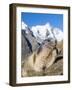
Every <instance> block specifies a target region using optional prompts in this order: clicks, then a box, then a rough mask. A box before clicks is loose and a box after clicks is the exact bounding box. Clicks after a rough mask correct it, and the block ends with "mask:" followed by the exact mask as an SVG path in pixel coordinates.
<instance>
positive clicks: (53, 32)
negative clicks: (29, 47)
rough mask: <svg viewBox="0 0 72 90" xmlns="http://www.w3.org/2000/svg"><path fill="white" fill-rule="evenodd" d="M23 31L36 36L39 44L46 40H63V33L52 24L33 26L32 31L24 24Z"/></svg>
mask: <svg viewBox="0 0 72 90" xmlns="http://www.w3.org/2000/svg"><path fill="white" fill-rule="evenodd" d="M22 30H25V31H26V33H28V32H29V31H30V32H32V34H33V35H34V36H35V38H36V40H37V42H39V43H42V42H43V41H44V40H45V39H50V40H55V38H56V39H57V41H61V40H63V32H62V31H61V30H60V29H59V28H56V27H52V26H51V25H50V23H46V24H45V25H36V26H32V27H31V29H30V28H29V27H28V26H27V25H26V24H25V23H24V22H22Z"/></svg>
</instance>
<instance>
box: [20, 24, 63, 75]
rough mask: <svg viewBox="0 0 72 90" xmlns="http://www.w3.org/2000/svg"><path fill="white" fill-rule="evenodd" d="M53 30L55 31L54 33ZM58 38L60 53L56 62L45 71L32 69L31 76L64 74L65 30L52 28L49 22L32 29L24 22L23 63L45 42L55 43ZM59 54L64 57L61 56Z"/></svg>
mask: <svg viewBox="0 0 72 90" xmlns="http://www.w3.org/2000/svg"><path fill="white" fill-rule="evenodd" d="M52 32H53V33H52ZM55 39H56V40H57V45H56V46H57V48H58V55H57V58H56V62H54V64H53V65H52V66H51V67H49V68H48V70H47V71H45V72H44V73H38V72H35V71H30V72H29V76H41V75H62V74H63V32H62V31H61V30H59V29H58V28H54V29H52V27H51V26H50V25H49V24H45V25H41V26H40V25H39V26H33V27H32V28H31V29H30V28H29V27H28V26H27V25H26V24H25V23H22V30H21V47H22V48H21V51H22V54H21V55H22V63H23V62H24V60H25V58H26V57H28V56H29V55H31V54H32V53H33V52H34V51H36V50H37V49H38V47H39V46H40V45H42V44H43V42H45V40H46V41H48V42H49V43H52V44H53V45H54V44H55ZM59 55H61V56H62V57H61V58H59Z"/></svg>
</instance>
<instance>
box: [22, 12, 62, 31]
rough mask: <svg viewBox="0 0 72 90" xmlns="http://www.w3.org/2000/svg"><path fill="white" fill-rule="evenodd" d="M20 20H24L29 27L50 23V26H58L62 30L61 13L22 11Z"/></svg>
mask: <svg viewBox="0 0 72 90" xmlns="http://www.w3.org/2000/svg"><path fill="white" fill-rule="evenodd" d="M21 21H24V22H25V23H26V24H27V25H28V26H29V27H32V26H36V25H45V24H46V23H50V24H51V25H52V27H56V28H59V29H61V30H62V31H63V14H44V13H43V14H41V13H26V12H22V13H21Z"/></svg>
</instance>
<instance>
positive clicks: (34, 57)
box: [33, 54, 36, 63]
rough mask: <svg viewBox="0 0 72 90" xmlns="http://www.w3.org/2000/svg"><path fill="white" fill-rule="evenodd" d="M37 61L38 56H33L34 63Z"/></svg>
mask: <svg viewBox="0 0 72 90" xmlns="http://www.w3.org/2000/svg"><path fill="white" fill-rule="evenodd" d="M35 61H36V55H35V54H34V55H33V63H35Z"/></svg>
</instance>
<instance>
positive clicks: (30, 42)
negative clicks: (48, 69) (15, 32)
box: [21, 30, 39, 60]
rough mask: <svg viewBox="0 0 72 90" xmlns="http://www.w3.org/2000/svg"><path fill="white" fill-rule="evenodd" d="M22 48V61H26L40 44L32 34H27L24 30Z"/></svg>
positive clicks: (22, 32)
mask: <svg viewBox="0 0 72 90" xmlns="http://www.w3.org/2000/svg"><path fill="white" fill-rule="evenodd" d="M21 47H22V48H21V52H22V54H21V55H22V57H21V58H22V60H24V58H26V57H27V56H29V55H30V54H31V53H32V52H33V51H35V50H36V49H37V48H38V47H39V44H38V42H37V41H36V39H35V37H34V36H33V34H32V32H28V33H26V32H25V31H24V30H22V31H21Z"/></svg>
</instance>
